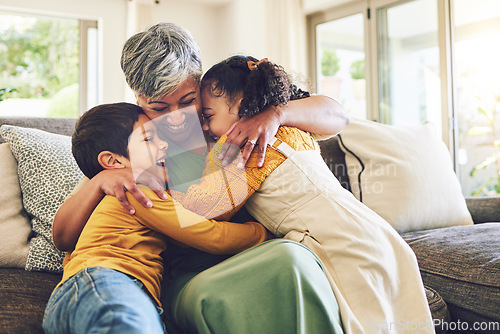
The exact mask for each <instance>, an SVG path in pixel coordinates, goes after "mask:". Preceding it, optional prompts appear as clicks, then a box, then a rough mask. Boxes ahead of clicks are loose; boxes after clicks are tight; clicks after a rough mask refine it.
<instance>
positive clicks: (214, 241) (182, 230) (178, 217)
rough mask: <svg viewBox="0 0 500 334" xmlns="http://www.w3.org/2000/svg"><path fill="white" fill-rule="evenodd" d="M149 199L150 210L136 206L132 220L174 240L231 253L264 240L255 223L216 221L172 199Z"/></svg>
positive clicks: (262, 231)
mask: <svg viewBox="0 0 500 334" xmlns="http://www.w3.org/2000/svg"><path fill="white" fill-rule="evenodd" d="M150 196H152V195H150ZM128 197H129V200H130V201H131V203H133V204H135V203H136V202H135V199H134V198H133V197H132V196H131V195H128ZM152 201H153V202H154V205H153V208H151V209H147V208H144V207H142V206H141V205H136V207H137V212H136V214H135V217H136V219H138V220H139V221H140V222H141V223H142V224H143V225H145V226H147V227H149V228H150V229H152V230H155V231H158V232H160V233H162V234H164V235H166V236H168V237H169V238H171V239H174V240H176V241H177V242H180V243H182V244H184V245H186V246H190V247H194V248H197V249H200V250H202V251H205V252H209V253H213V254H235V253H238V252H241V251H243V250H245V249H248V248H250V247H252V246H255V245H257V244H260V243H261V242H264V241H266V240H267V239H268V236H269V233H268V232H267V230H266V229H265V228H264V226H262V225H261V224H259V223H257V222H247V223H244V224H238V223H231V222H227V221H216V220H213V219H207V218H205V217H203V216H201V215H197V214H195V213H193V212H191V211H189V210H187V209H186V208H184V207H183V206H182V205H181V204H179V203H177V202H176V201H173V200H167V201H161V200H159V199H152Z"/></svg>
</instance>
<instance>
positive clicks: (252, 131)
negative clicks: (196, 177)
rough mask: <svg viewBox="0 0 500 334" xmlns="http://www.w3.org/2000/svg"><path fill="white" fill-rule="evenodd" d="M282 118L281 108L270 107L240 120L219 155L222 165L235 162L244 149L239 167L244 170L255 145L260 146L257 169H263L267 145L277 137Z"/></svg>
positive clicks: (228, 133) (230, 130)
mask: <svg viewBox="0 0 500 334" xmlns="http://www.w3.org/2000/svg"><path fill="white" fill-rule="evenodd" d="M280 117H281V110H280V108H278V107H274V106H270V107H268V108H266V109H265V110H264V111H262V112H261V113H259V114H257V115H254V116H253V117H242V118H240V119H239V120H238V121H237V122H236V123H234V124H233V126H232V127H231V128H230V129H229V131H228V132H227V139H226V142H225V143H224V145H223V146H222V149H221V152H220V155H219V158H220V159H221V160H222V165H223V166H226V165H227V164H229V163H230V162H231V161H233V160H234V159H235V158H236V157H237V156H238V153H240V148H242V149H243V152H242V156H241V161H239V162H238V167H240V168H243V166H244V165H245V164H246V162H247V161H248V158H249V157H250V154H251V153H252V151H253V149H254V147H255V145H257V144H258V145H259V155H258V158H257V167H262V165H263V164H264V158H265V156H266V149H267V144H268V143H269V142H270V141H271V139H272V138H273V137H274V136H275V135H276V133H277V132H278V128H279V126H280V125H281V121H280Z"/></svg>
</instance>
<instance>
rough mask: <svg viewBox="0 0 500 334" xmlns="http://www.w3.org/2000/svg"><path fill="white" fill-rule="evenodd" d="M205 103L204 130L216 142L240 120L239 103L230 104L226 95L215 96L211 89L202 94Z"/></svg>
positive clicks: (203, 110)
mask: <svg viewBox="0 0 500 334" xmlns="http://www.w3.org/2000/svg"><path fill="white" fill-rule="evenodd" d="M201 100H202V102H203V108H202V116H203V126H202V128H203V130H204V131H208V132H209V134H210V135H211V136H212V137H214V139H215V140H217V139H219V138H220V137H221V136H223V135H224V134H226V132H227V131H228V130H229V128H230V127H231V126H232V125H233V124H234V122H236V121H237V120H238V119H240V118H239V116H238V109H239V103H238V102H236V103H232V104H231V103H230V101H229V99H228V98H227V97H226V95H222V96H214V95H213V94H212V93H211V91H210V88H208V87H207V88H205V89H203V91H202V92H201Z"/></svg>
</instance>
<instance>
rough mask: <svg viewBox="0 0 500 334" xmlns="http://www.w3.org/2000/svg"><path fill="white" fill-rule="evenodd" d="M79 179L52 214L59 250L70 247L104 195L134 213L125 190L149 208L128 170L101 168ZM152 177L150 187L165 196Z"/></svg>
mask: <svg viewBox="0 0 500 334" xmlns="http://www.w3.org/2000/svg"><path fill="white" fill-rule="evenodd" d="M86 180H87V181H82V182H81V183H80V184H79V185H78V186H77V187H76V188H75V190H74V191H73V192H72V193H71V194H70V196H68V198H67V199H66V201H64V203H63V204H62V205H61V207H60V208H59V210H57V213H56V215H55V217H54V221H53V227H52V236H53V239H54V245H55V246H56V247H57V248H58V249H59V250H62V251H72V250H73V249H74V248H75V245H76V242H77V241H78V238H79V237H80V233H81V232H82V230H83V227H84V226H85V224H86V223H87V220H88V219H89V217H90V215H91V214H92V212H93V211H94V209H95V207H96V206H97V204H99V202H100V201H101V199H102V198H103V197H104V196H105V195H111V196H114V197H116V198H117V199H118V201H119V202H120V204H121V205H122V206H123V207H124V208H125V210H127V211H128V212H130V213H131V214H133V213H134V212H135V209H134V207H132V205H131V204H130V202H129V201H128V199H127V196H126V195H125V192H127V191H128V192H130V194H131V195H132V196H133V197H135V198H136V199H137V202H138V203H140V204H141V205H142V206H144V207H146V208H149V207H151V206H152V203H151V201H150V200H149V199H148V198H147V197H146V196H145V195H144V193H143V192H142V191H141V190H140V189H139V188H138V187H137V184H136V183H135V180H134V177H133V175H132V172H131V170H129V169H126V168H125V169H115V170H104V171H102V172H100V173H99V174H97V175H96V176H95V177H93V178H92V179H91V180H88V179H86ZM155 182H156V181H155V180H154V179H151V180H150V184H149V186H150V188H152V189H156V190H155V193H156V194H157V195H158V197H160V198H162V199H166V196H165V193H164V191H163V189H162V188H161V187H160V186H159V185H158V183H157V182H156V184H155Z"/></svg>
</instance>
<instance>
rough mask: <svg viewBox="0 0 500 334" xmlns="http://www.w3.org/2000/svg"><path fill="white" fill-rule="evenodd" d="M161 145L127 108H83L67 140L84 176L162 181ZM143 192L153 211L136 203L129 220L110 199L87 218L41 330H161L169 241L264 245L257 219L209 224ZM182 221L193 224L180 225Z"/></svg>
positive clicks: (224, 246) (217, 249) (229, 249)
mask: <svg viewBox="0 0 500 334" xmlns="http://www.w3.org/2000/svg"><path fill="white" fill-rule="evenodd" d="M167 147H168V144H167V143H166V142H164V141H162V140H161V139H159V138H158V135H157V132H156V127H155V126H154V124H153V123H152V122H151V121H150V119H149V118H148V117H147V116H146V115H145V114H144V113H143V111H142V109H141V108H140V107H138V106H136V105H133V104H128V103H116V104H107V105H101V106H97V107H95V108H93V109H91V110H89V111H88V112H87V113H85V114H84V115H83V116H82V117H81V118H80V120H79V121H78V123H77V125H76V128H75V133H74V135H73V155H74V157H75V159H76V161H77V163H78V165H79V166H80V168H81V170H82V171H83V173H84V174H85V175H86V176H87V177H89V178H90V179H91V178H92V177H93V176H94V175H96V174H97V173H99V172H100V171H102V170H104V169H117V168H131V169H132V170H133V172H134V175H135V176H136V179H139V177H140V174H142V173H143V172H148V173H152V174H153V175H154V176H156V177H157V178H159V179H161V180H162V181H164V182H165V184H166V182H167V181H168V178H167V172H168V171H167V169H166V167H165V164H164V160H165V158H166V155H165V150H166V149H167ZM143 191H144V192H145V194H146V195H148V197H149V198H150V199H151V201H152V202H153V207H152V208H144V207H142V206H141V205H136V206H135V207H136V208H137V211H136V213H135V215H134V216H132V215H130V214H129V213H128V212H127V211H126V210H125V209H124V208H123V207H122V206H121V204H120V203H119V202H118V200H117V199H116V198H115V197H112V196H106V197H104V199H103V200H102V201H101V202H100V204H99V205H98V206H97V208H96V209H95V211H94V212H93V213H92V215H91V217H90V219H89V221H88V222H87V224H86V226H85V228H84V229H83V231H82V233H81V235H80V238H79V240H78V243H77V245H76V247H75V250H74V251H73V252H72V253H69V254H68V255H67V256H66V258H65V261H64V273H63V279H62V281H61V282H60V283H59V284H58V286H57V287H56V289H55V290H54V292H53V294H52V296H51V298H50V300H49V302H48V304H47V308H46V311H45V316H44V323H43V327H44V330H45V331H46V332H47V333H80V332H81V333H91V332H101V331H103V330H104V331H106V332H109V333H115V332H116V333H162V332H163V326H162V322H161V320H160V316H159V315H160V314H161V312H162V311H161V308H160V306H161V305H160V301H159V297H160V282H161V278H162V273H163V266H162V258H161V256H160V253H161V252H163V251H164V250H165V249H166V248H167V239H174V240H175V241H176V242H180V243H181V244H184V245H187V246H192V247H195V248H198V249H200V250H203V251H207V252H211V253H220V254H231V253H237V252H240V251H242V250H244V249H247V248H250V247H252V246H254V245H256V244H259V243H261V242H263V241H264V240H266V230H265V228H264V227H262V225H260V224H258V223H256V222H249V223H245V224H233V223H228V222H217V221H214V220H207V219H205V218H203V217H201V216H198V215H196V214H194V213H192V212H189V211H187V210H185V209H184V208H183V207H182V206H181V205H180V204H178V203H176V202H174V201H173V200H172V199H171V198H170V199H169V200H167V201H163V200H159V199H156V198H157V196H153V192H152V190H149V189H143ZM127 197H128V200H129V201H131V203H133V204H138V203H135V199H134V198H133V196H131V195H129V194H128V193H127ZM181 219H182V221H190V222H191V223H190V224H183V225H182V226H181V225H180V220H181ZM183 226H184V227H183Z"/></svg>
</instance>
